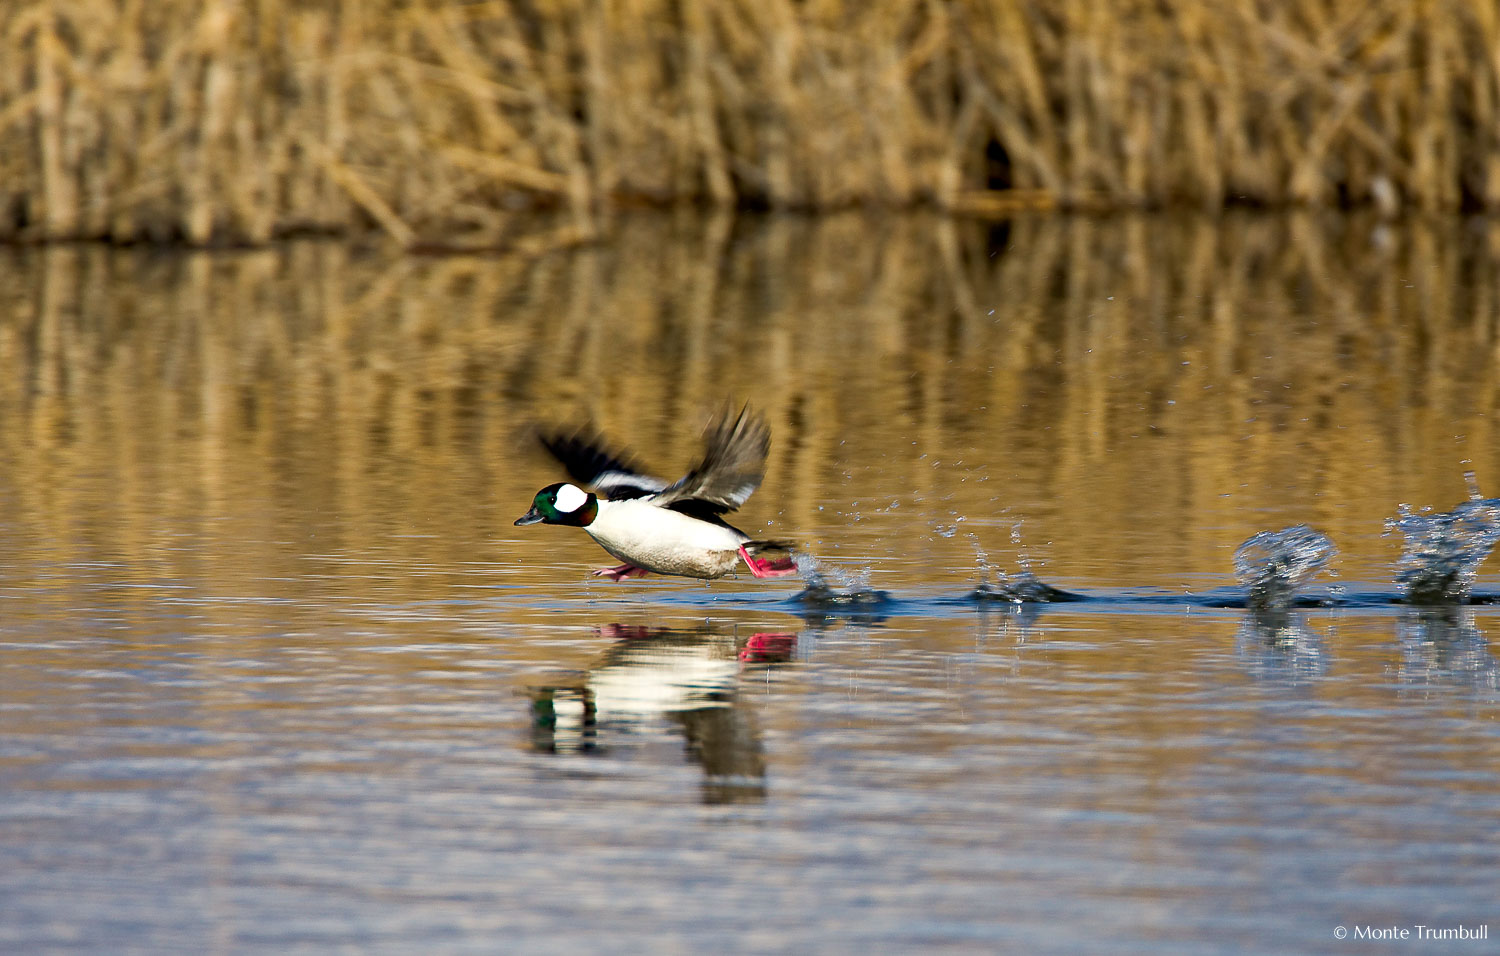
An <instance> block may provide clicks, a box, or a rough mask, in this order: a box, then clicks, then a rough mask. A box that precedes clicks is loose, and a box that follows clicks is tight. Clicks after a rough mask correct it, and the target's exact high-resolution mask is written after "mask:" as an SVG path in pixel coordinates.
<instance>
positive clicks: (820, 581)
mask: <svg viewBox="0 0 1500 956" xmlns="http://www.w3.org/2000/svg"><path fill="white" fill-rule="evenodd" d="M792 563H793V564H795V565H796V566H797V573H798V574H800V575H801V576H802V580H803V581H805V582H806V586H805V587H804V588H803V589H802V590H801V591H800V592H799V593H798V594H796V595H795V596H794V597H793V598H792V600H793V601H795V602H797V603H798V604H802V605H804V606H806V607H809V608H813V609H816V610H834V609H842V608H848V609H852V610H858V609H872V608H876V607H879V606H880V605H883V604H885V603H887V602H888V601H889V600H890V595H889V594H887V593H886V592H885V591H881V590H878V589H876V588H873V587H871V586H870V570H869V569H868V568H865V569H863V570H861V571H859V572H857V573H855V574H850V573H849V572H847V571H845V570H843V569H842V568H836V567H833V566H831V565H825V564H824V563H823V562H821V561H819V560H818V559H817V558H816V557H814V556H813V555H811V554H806V553H803V552H796V553H794V554H793V555H792Z"/></svg>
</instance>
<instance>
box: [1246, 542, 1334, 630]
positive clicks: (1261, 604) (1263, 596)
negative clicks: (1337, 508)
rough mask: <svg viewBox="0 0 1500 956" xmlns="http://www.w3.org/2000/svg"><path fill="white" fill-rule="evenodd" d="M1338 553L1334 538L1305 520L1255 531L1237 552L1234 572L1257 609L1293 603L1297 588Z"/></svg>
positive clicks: (1271, 608)
mask: <svg viewBox="0 0 1500 956" xmlns="http://www.w3.org/2000/svg"><path fill="white" fill-rule="evenodd" d="M1335 554H1338V548H1336V547H1334V544H1333V541H1332V540H1330V539H1329V537H1328V536H1327V535H1326V534H1324V533H1323V532H1321V531H1316V530H1314V529H1312V528H1309V527H1308V526H1307V525H1305V524H1299V525H1293V526H1292V527H1290V528H1282V529H1281V530H1280V531H1262V532H1261V533H1260V534H1256V535H1251V536H1250V537H1249V538H1247V539H1246V540H1245V542H1244V543H1243V544H1241V545H1240V546H1239V547H1238V548H1236V549H1235V552H1234V576H1235V577H1236V578H1238V579H1239V582H1240V586H1241V587H1243V588H1244V589H1245V604H1246V606H1248V607H1250V608H1253V609H1256V610H1279V609H1285V608H1288V607H1291V605H1292V601H1293V600H1294V599H1295V598H1296V596H1297V589H1298V588H1300V587H1301V586H1302V585H1304V584H1306V583H1307V582H1308V581H1310V580H1311V579H1312V577H1313V575H1315V574H1317V573H1318V572H1319V571H1320V570H1322V569H1323V566H1324V565H1325V564H1327V563H1328V562H1329V560H1331V559H1332V558H1333V556H1334V555H1335Z"/></svg>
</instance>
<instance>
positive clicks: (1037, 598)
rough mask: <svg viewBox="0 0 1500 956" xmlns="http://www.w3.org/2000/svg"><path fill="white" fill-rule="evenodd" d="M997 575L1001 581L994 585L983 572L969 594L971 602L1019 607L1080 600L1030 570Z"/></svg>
mask: <svg viewBox="0 0 1500 956" xmlns="http://www.w3.org/2000/svg"><path fill="white" fill-rule="evenodd" d="M996 573H997V574H998V575H999V580H997V581H995V582H993V583H992V582H991V581H990V579H989V575H988V574H987V573H984V572H983V571H982V572H981V575H980V578H979V583H978V584H976V585H975V586H974V590H972V591H970V592H969V600H971V601H978V602H979V603H980V604H988V603H992V602H1006V603H1009V604H1017V605H1020V604H1056V603H1059V602H1063V601H1077V600H1080V598H1079V596H1078V595H1076V594H1070V593H1068V592H1067V591H1064V590H1062V589H1060V588H1055V587H1053V586H1052V585H1050V584H1048V583H1047V582H1046V581H1043V580H1042V579H1041V578H1039V577H1037V576H1036V575H1034V574H1032V573H1031V572H1030V571H1029V570H1023V571H1021V572H1019V573H1017V574H1012V575H1007V574H1005V573H1004V572H996Z"/></svg>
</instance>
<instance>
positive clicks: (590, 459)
mask: <svg viewBox="0 0 1500 956" xmlns="http://www.w3.org/2000/svg"><path fill="white" fill-rule="evenodd" d="M541 439H542V446H543V447H544V448H546V449H547V450H548V451H549V452H551V453H552V457H553V458H556V459H557V460H558V461H559V462H560V463H561V464H562V466H563V468H564V469H566V470H567V472H568V477H569V478H572V479H573V480H574V481H576V482H578V483H579V484H580V485H582V486H583V487H585V488H588V489H590V490H591V491H595V492H598V493H599V494H601V495H603V496H604V497H605V498H608V499H609V500H611V501H624V500H625V499H627V498H645V497H647V496H649V495H654V494H656V493H657V492H658V491H661V490H662V489H663V488H665V487H666V485H667V483H666V482H664V481H662V480H661V479H659V478H652V477H649V476H647V475H643V474H641V473H640V471H638V470H637V469H636V468H635V466H634V465H631V464H630V463H629V462H627V461H626V460H625V458H624V456H623V455H619V454H616V453H614V452H612V451H609V450H608V449H607V448H606V447H605V443H604V439H603V437H602V436H600V435H597V434H595V435H589V434H586V433H584V432H578V433H576V434H573V435H561V434H552V435H545V434H544V435H542V436H541Z"/></svg>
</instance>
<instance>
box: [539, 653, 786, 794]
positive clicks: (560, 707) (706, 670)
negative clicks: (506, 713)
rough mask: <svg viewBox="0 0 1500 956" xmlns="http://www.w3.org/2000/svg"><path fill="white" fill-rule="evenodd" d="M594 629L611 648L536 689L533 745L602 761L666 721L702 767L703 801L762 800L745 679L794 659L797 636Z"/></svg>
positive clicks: (761, 770) (761, 761)
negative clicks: (581, 668)
mask: <svg viewBox="0 0 1500 956" xmlns="http://www.w3.org/2000/svg"><path fill="white" fill-rule="evenodd" d="M597 630H598V633H599V635H600V636H601V637H605V638H608V639H610V640H612V641H614V643H613V644H612V645H610V647H608V648H607V649H606V650H605V651H604V653H603V654H601V655H600V656H599V658H598V659H597V660H596V661H595V662H594V663H593V664H592V665H591V666H590V667H589V668H588V669H587V670H586V671H583V672H581V673H576V672H575V673H572V674H569V675H566V676H562V677H558V678H553V679H550V680H548V681H545V682H543V683H539V684H536V685H533V686H532V687H531V688H530V689H529V696H530V698H531V745H532V748H533V749H535V750H537V751H539V752H542V753H555V754H600V753H605V752H608V751H610V750H612V749H613V748H615V747H617V746H620V745H626V744H628V743H631V742H633V741H632V739H631V738H632V737H635V741H634V742H639V741H640V740H641V738H640V737H639V736H638V735H643V734H649V733H650V732H651V731H652V730H653V728H654V727H656V726H661V725H662V724H665V725H667V726H671V727H675V729H676V730H677V731H679V732H680V733H681V734H682V735H683V738H684V742H685V744H686V751H687V755H688V757H689V759H691V760H692V761H693V762H694V763H696V764H698V765H699V766H701V767H702V768H703V800H704V802H705V803H738V802H747V801H757V800H762V799H764V798H765V795H766V782H765V778H766V764H765V753H764V748H763V747H762V745H761V740H760V729H759V727H758V726H757V723H756V719H755V713H754V710H753V709H752V708H751V707H750V706H749V704H748V703H747V702H746V700H745V699H744V697H743V695H742V694H741V693H740V675H741V673H742V671H744V670H745V669H747V668H749V667H754V666H762V665H776V664H781V663H785V662H787V661H790V660H792V658H793V657H794V656H795V654H796V649H797V634H796V633H794V632H764V631H760V632H755V633H753V634H750V635H749V636H748V637H745V636H740V637H736V635H735V634H734V633H732V632H728V631H717V630H714V629H710V628H699V629H673V628H664V627H643V626H635V625H622V624H608V625H605V626H603V627H600V628H598V629H597Z"/></svg>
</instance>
